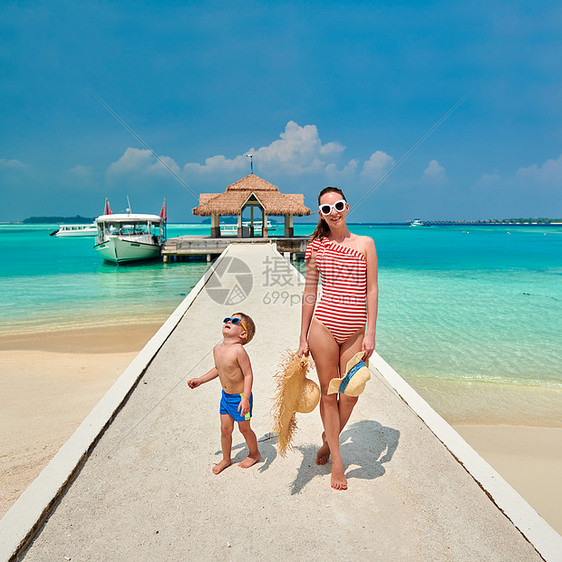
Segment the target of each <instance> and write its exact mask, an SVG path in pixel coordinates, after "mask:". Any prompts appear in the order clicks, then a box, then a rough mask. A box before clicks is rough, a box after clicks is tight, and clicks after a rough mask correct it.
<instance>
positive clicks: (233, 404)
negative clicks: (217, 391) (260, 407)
mask: <svg viewBox="0 0 562 562" xmlns="http://www.w3.org/2000/svg"><path fill="white" fill-rule="evenodd" d="M243 396H244V393H242V394H227V393H226V392H225V391H224V390H223V391H222V398H221V406H220V413H221V414H228V415H229V416H230V417H231V418H232V419H233V420H234V421H237V422H243V421H246V420H249V419H250V418H251V417H252V407H253V405H254V393H253V392H252V393H250V411H249V412H248V413H247V414H246V415H245V416H241V415H240V410H238V406H239V405H240V402H241V400H242V397H243Z"/></svg>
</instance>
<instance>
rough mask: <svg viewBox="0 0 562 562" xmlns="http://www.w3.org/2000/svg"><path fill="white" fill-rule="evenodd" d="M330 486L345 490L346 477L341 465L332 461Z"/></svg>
mask: <svg viewBox="0 0 562 562" xmlns="http://www.w3.org/2000/svg"><path fill="white" fill-rule="evenodd" d="M331 485H332V488H334V490H347V478H346V477H345V474H344V470H343V465H342V463H341V461H340V462H337V463H336V462H333V461H332V482H331Z"/></svg>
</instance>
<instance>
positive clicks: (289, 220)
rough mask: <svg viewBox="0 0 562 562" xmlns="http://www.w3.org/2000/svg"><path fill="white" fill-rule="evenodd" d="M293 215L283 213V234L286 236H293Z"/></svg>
mask: <svg viewBox="0 0 562 562" xmlns="http://www.w3.org/2000/svg"><path fill="white" fill-rule="evenodd" d="M293 232H294V230H293V215H292V214H290V213H289V214H285V236H286V237H287V238H292V237H293Z"/></svg>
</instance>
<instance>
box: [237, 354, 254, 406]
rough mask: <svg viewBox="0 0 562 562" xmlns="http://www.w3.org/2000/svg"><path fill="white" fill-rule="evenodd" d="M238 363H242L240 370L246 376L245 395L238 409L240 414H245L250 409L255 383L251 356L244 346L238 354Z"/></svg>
mask: <svg viewBox="0 0 562 562" xmlns="http://www.w3.org/2000/svg"><path fill="white" fill-rule="evenodd" d="M238 365H240V370H241V371H242V375H243V376H244V396H243V397H242V400H240V404H239V405H238V410H239V411H240V415H241V416H244V415H246V414H247V413H248V412H249V411H250V394H251V393H252V384H253V383H254V374H253V373H252V365H251V363H250V357H249V356H248V354H247V353H246V350H245V349H244V348H242V349H241V350H240V353H239V354H238Z"/></svg>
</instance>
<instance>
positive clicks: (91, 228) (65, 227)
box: [51, 222, 98, 238]
mask: <svg viewBox="0 0 562 562" xmlns="http://www.w3.org/2000/svg"><path fill="white" fill-rule="evenodd" d="M97 231H98V229H97V226H96V223H95V222H93V223H92V224H61V225H60V226H59V229H58V230H55V231H54V232H51V236H56V237H57V238H59V237H60V238H66V237H74V236H95V235H96V233H97Z"/></svg>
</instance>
